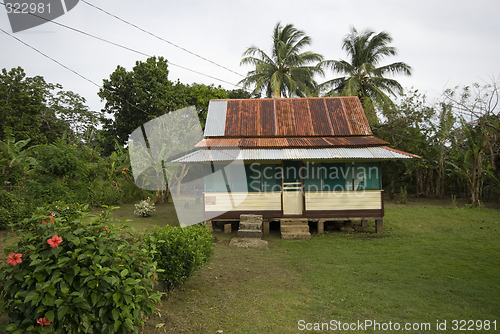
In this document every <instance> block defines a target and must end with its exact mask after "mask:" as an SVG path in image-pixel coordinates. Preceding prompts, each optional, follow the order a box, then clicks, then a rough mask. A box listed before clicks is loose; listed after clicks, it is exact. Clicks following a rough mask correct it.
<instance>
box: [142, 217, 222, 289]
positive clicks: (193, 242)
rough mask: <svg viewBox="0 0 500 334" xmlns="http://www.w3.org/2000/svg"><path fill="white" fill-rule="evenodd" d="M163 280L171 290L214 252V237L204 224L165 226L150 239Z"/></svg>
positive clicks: (149, 242)
mask: <svg viewBox="0 0 500 334" xmlns="http://www.w3.org/2000/svg"><path fill="white" fill-rule="evenodd" d="M148 244H149V247H150V249H151V250H152V252H153V254H154V255H153V256H154V260H155V261H156V263H157V265H158V268H159V269H162V271H161V272H159V273H158V278H159V280H160V281H162V282H163V283H165V285H166V286H167V288H168V289H169V290H170V289H172V288H173V287H175V286H177V285H179V284H181V283H183V282H184V281H186V280H187V279H188V278H189V277H191V276H192V275H193V274H194V273H195V272H196V270H198V269H199V268H200V267H201V266H202V265H203V264H205V263H207V262H208V260H209V259H210V256H211V255H212V253H213V248H214V245H213V237H212V233H211V231H210V230H209V229H207V228H206V227H205V226H204V225H194V226H189V227H173V226H169V225H167V226H164V227H162V228H158V229H156V230H155V231H154V232H153V233H151V234H150V235H149V236H148Z"/></svg>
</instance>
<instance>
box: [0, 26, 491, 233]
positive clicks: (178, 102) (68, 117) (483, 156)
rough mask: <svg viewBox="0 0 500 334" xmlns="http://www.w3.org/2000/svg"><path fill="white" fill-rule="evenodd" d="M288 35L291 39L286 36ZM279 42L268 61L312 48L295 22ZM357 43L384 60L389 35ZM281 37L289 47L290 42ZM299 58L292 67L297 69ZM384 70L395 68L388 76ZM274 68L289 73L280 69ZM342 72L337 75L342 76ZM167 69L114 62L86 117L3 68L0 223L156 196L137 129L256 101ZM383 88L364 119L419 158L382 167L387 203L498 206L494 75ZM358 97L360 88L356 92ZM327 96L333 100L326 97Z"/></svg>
mask: <svg viewBox="0 0 500 334" xmlns="http://www.w3.org/2000/svg"><path fill="white" fill-rule="evenodd" d="M287 29H288V30H287ZM285 30H286V31H285ZM287 31H288V35H286V34H285V32H287ZM280 34H281V35H280ZM275 35H276V36H275V37H276V39H275V41H274V42H275V43H274V44H273V45H274V47H275V48H279V50H278V49H277V50H275V51H276V54H273V55H272V57H268V58H269V59H268V60H269V62H270V63H271V60H272V59H271V58H273V57H275V56H276V57H277V58H276V59H278V58H279V57H281V56H280V55H279V52H278V51H280V50H281V51H283V52H284V53H286V50H292V51H293V52H291V53H290V55H291V56H293V57H292V58H293V59H295V58H297V59H296V60H297V61H298V60H300V59H301V58H303V57H302V56H303V55H304V54H303V53H300V52H299V51H300V50H301V49H302V47H303V46H307V45H309V41H310V39H309V37H308V36H307V35H305V33H303V32H302V31H300V30H297V29H295V28H294V27H293V26H291V25H286V26H284V27H282V26H280V25H277V27H276V28H275ZM285 35H286V36H285ZM281 37H283V38H281ZM280 38H281V39H280ZM356 38H358V39H360V38H361V39H363V41H364V43H365V44H366V43H368V44H370V41H371V40H372V39H374V38H379V39H380V38H382V40H381V41H379V42H381V43H379V44H377V43H372V44H374V45H379V47H380V48H389V49H388V50H389V51H386V52H382V55H394V49H392V47H390V46H388V45H387V44H388V43H389V42H390V41H391V39H390V37H389V35H388V34H385V33H384V34H382V35H380V34H375V33H373V32H366V33H365V34H364V35H363V34H361V35H357V33H354V31H353V32H352V33H351V35H349V36H348V37H346V39H345V41H344V42H345V43H348V42H353V41H355V39H356ZM363 41H362V42H363ZM287 42H290V43H291V44H292V45H291V46H287V45H286V43H287ZM361 44H363V43H361ZM353 45H354V44H353ZM363 45H364V44H363ZM365 46H366V45H365ZM249 50H250V51H249ZM249 50H247V52H246V56H247V57H253V56H254V55H256V56H259V55H260V56H264V54H263V53H262V52H263V51H262V50H260V49H258V48H256V47H252V48H250V49H249ZM261 51H262V52H261ZM281 51H280V52H281ZM273 52H274V51H273ZM306 55H310V57H309V58H307V57H306V58H307V59H309V60H310V61H306V62H305V63H304V62H302V63H300V62H299V63H300V64H302V65H303V66H306V68H308V71H306V72H307V73H309V74H311V73H316V74H321V73H322V71H321V70H320V67H321V66H325V64H326V65H330V67H331V68H333V69H339V68H340V67H339V66H340V65H339V64H341V63H342V64H344V63H343V62H342V61H330V62H326V63H323V64H322V63H321V62H319V61H320V60H321V59H323V57H322V56H321V55H318V54H315V53H313V52H310V51H308V52H306ZM294 57H295V58H294ZM255 59H257V58H255ZM280 59H281V58H280ZM293 59H292V60H293ZM281 60H283V59H281ZM302 60H304V59H302ZM314 62H319V63H317V64H314ZM260 63H261V62H260V60H259V61H257V60H256V61H255V64H256V66H257V67H258V66H260V65H259V64H260ZM285 63H286V62H283V64H285ZM299 63H297V62H295V63H293V62H292V65H294V66H295V65H297V64H299ZM394 64H396V65H394ZM302 65H300V66H302ZM344 65H346V66H347V65H349V64H344ZM351 65H352V64H351ZM354 65H355V64H354ZM365 65H366V64H365ZM372 65H373V64H372ZM376 65H377V66H378V65H380V66H378V67H373V66H372V67H370V66H371V65H370V66H368V65H366V66H365V67H366V68H368V69H371V72H372V73H371V74H373V73H374V72H377V73H379V74H387V71H389V72H391V71H392V72H398V71H399V70H400V72H402V73H403V74H409V70H410V67H409V66H408V65H406V64H404V63H401V62H397V63H393V64H390V66H389V65H387V66H389V67H387V66H385V67H384V65H381V64H378V62H377V63H376ZM262 66H263V65H262ZM262 66H261V67H262ZM266 66H267V65H266ZM287 66H288V65H287ZM297 66H299V65H297ZM363 66H364V65H363ZM367 66H368V67H367ZM391 66H393V67H394V66H395V70H392V69H391ZM347 67H349V66H347ZM347 67H346V68H347ZM266 68H267V67H266ZM278 68H279V66H278ZM380 68H382V70H380ZM398 69H399V70H398ZM256 70H258V69H256ZM281 70H282V72H283V73H287V71H285V69H281ZM281 70H280V71H281ZM348 72H349V71H343V74H348ZM249 73H250V74H249V75H253V74H255V73H253V72H249ZM252 73H253V74H252ZM259 73H260V72H259ZM266 73H267V72H266ZM266 73H264V72H262V73H260V74H263V75H262V76H259V78H260V77H262V78H264V79H263V80H264V81H262V82H261V83H260V84H261V85H260V86H257V87H256V89H257V90H267V93H269V94H272V93H273V91H275V90H276V92H278V91H280V92H281V93H283V92H286V94H292V95H297V96H299V95H308V96H310V95H317V94H319V92H321V90H320V86H319V85H317V84H316V81H315V80H313V78H312V77H311V76H309V75H308V79H307V82H308V83H309V84H311V85H315V87H313V86H307V87H308V88H307V89H306V90H304V91H303V92H301V93H300V94H299V92H298V91H296V90H295V89H296V88H297V89H298V88H300V87H302V86H300V85H295V86H293V85H292V86H286V85H285V86H280V85H278V86H276V87H281V88H276V87H275V86H273V85H271V82H267V83H266V82H265V80H271V79H272V75H270V76H269V77H266V75H264V74H266ZM356 73H357V72H356ZM168 74H169V70H168V61H167V60H166V59H164V58H162V57H151V58H148V59H146V60H145V61H137V62H136V64H135V66H134V67H133V68H132V69H131V70H130V71H127V70H126V69H125V68H124V67H122V66H118V67H117V68H116V70H115V71H114V72H113V73H111V74H110V75H109V77H108V78H106V79H104V80H103V85H102V88H101V89H100V91H99V96H100V97H101V98H102V99H103V100H104V101H105V106H104V108H103V110H102V111H93V110H90V109H89V108H88V107H87V106H86V104H85V103H86V102H85V99H84V98H83V97H81V96H80V95H78V94H77V93H75V92H71V91H65V90H63V87H62V86H61V85H59V84H53V83H48V82H46V81H45V79H44V78H43V77H40V76H34V77H29V76H27V75H26V73H25V72H24V70H23V69H22V68H20V67H17V68H12V69H10V70H8V69H2V70H1V73H0V171H1V174H0V228H5V227H6V225H7V223H9V222H15V221H17V220H19V219H22V218H23V217H27V216H29V215H30V213H31V212H32V211H33V210H34V208H36V207H37V206H41V205H45V204H47V203H52V202H55V201H58V200H64V201H65V202H74V203H88V204H90V205H91V206H101V205H112V204H117V203H124V202H131V201H137V200H139V199H143V198H146V197H148V196H155V194H153V193H150V192H145V191H142V190H140V189H139V188H137V187H136V186H135V184H134V182H133V177H132V175H131V170H130V161H129V157H128V152H127V146H126V143H127V140H128V136H129V134H130V133H131V132H132V131H133V130H134V129H136V128H137V127H139V126H141V125H142V124H144V123H145V122H147V121H149V120H151V119H154V118H156V117H158V116H160V115H163V114H165V113H168V112H170V111H173V110H176V109H179V108H183V107H186V106H190V105H194V106H195V107H196V109H197V111H198V115H199V119H200V122H201V123H202V125H204V124H205V120H206V114H207V109H208V103H209V101H210V100H211V99H226V98H252V97H257V96H258V95H255V94H254V95H252V94H251V93H249V92H247V91H246V90H243V89H234V90H226V89H223V88H222V87H220V86H219V87H217V86H214V85H204V84H197V83H193V84H184V83H182V82H180V81H179V80H177V81H171V80H170V79H169V77H168ZM371 74H370V71H365V72H359V76H358V77H357V79H359V80H358V81H360V82H361V81H362V82H365V81H367V80H368V79H370V78H368V77H369V76H370V75H371ZM375 74H376V73H375ZM252 78H253V77H252ZM266 78H267V79H266ZM351 79H352V78H351ZM372 79H373V78H372ZM252 80H253V79H252ZM252 80H249V83H251V82H252ZM349 80H350V79H349V77H348V76H345V77H341V78H339V80H337V81H338V82H337V81H335V80H334V81H331V82H329V85H330V86H329V87H333V86H331V84H332V83H340V86H338V87H336V88H335V87H333V88H334V90H333V92H334V93H335V94H340V95H341V94H346V95H353V94H354V95H356V94H355V92H353V91H349V90H346V89H347V87H354V86H356V85H354V86H353V85H350V84H348V81H349ZM390 80H393V79H390ZM368 81H369V80H368ZM382 81H383V80H382ZM376 82H377V80H375V81H374V82H372V83H376ZM378 82H380V80H378ZM390 83H391V84H392V85H393V86H391V87H393V88H395V89H391V90H389V93H390V94H391V96H392V99H391V101H390V103H379V102H384V100H386V99H385V98H381V99H377V103H374V104H372V105H373V110H371V111H370V112H373V114H372V116H373V117H375V118H376V121H373V122H371V123H372V128H373V132H374V134H375V135H376V136H378V137H380V138H382V139H385V140H387V141H389V142H390V143H391V145H392V146H393V147H395V148H397V149H400V150H404V151H408V152H411V153H414V154H417V155H419V156H421V157H422V158H421V159H411V160H408V161H406V160H405V161H390V162H385V163H384V168H383V172H384V177H383V186H384V188H385V189H386V190H387V193H388V195H389V197H394V196H395V194H396V193H398V192H399V191H400V189H403V188H404V189H405V192H406V191H407V192H408V194H409V195H411V196H418V197H438V198H443V197H450V196H453V197H455V198H460V197H462V198H466V199H467V200H468V201H469V202H470V203H471V204H472V205H476V206H478V205H481V204H482V203H483V202H484V201H497V202H498V201H499V200H500V191H499V189H500V187H499V180H500V135H499V133H500V114H499V101H500V97H499V96H500V92H499V86H498V85H499V80H498V79H497V78H491V80H490V81H489V82H487V83H483V84H471V85H470V86H465V87H455V88H453V89H448V90H446V91H444V92H443V94H442V96H441V98H440V99H438V100H437V101H432V102H429V101H428V100H427V98H426V97H425V95H423V94H421V93H420V92H418V91H416V90H403V91H401V90H400V86H399V84H397V82H396V81H390ZM334 86H335V85H334ZM389 86H390V85H389ZM389 86H388V87H389ZM273 87H274V88H273ZM304 87H306V86H304ZM356 87H358V88H360V87H362V86H360V85H358V86H356ZM359 92H364V93H363V94H365V93H366V92H365V91H364V90H363V89H361V88H360V90H359V91H358V93H359ZM324 94H332V91H326V92H324ZM276 95H277V94H276ZM365 95H366V94H365ZM365 95H363V96H365ZM363 96H361V97H363ZM386 96H387V95H386ZM387 97H388V96H387ZM386 102H387V101H386Z"/></svg>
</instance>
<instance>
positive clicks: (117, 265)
mask: <svg viewBox="0 0 500 334" xmlns="http://www.w3.org/2000/svg"><path fill="white" fill-rule="evenodd" d="M61 209H62V212H50V211H49V212H48V213H45V214H44V215H43V216H42V217H41V218H40V216H34V218H33V219H39V220H38V224H37V225H34V226H31V227H32V228H31V230H26V231H24V232H23V236H22V237H21V239H20V241H19V242H18V243H17V245H11V246H9V247H7V248H6V255H7V254H9V253H10V254H9V255H8V259H7V264H5V262H4V264H3V266H2V268H0V296H1V297H2V299H3V304H4V308H5V310H6V311H7V312H8V315H9V317H10V324H9V325H7V327H6V329H7V331H9V332H13V333H16V334H18V333H40V332H44V333H45V332H50V333H137V332H138V326H139V325H141V324H142V323H143V322H142V316H143V315H145V314H150V313H151V312H152V311H153V310H154V309H156V304H157V303H158V302H159V300H160V293H159V292H155V291H154V285H155V280H156V270H155V269H156V268H155V263H154V262H153V259H152V258H151V256H150V253H149V252H148V251H147V250H146V249H144V248H139V247H138V246H139V241H140V240H137V238H136V237H134V235H132V234H130V233H126V232H123V230H121V229H118V228H116V227H112V226H108V225H107V223H108V221H109V210H108V211H105V212H103V213H102V214H101V216H99V217H91V216H89V215H80V213H79V212H77V211H78V210H76V209H75V210H74V212H72V209H71V207H70V209H66V207H64V208H61ZM75 215H76V216H78V217H76V218H75ZM44 217H46V219H44ZM40 219H44V220H40ZM44 222H45V223H44Z"/></svg>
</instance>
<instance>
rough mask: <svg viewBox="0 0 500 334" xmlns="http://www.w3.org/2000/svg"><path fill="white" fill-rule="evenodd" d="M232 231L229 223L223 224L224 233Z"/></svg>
mask: <svg viewBox="0 0 500 334" xmlns="http://www.w3.org/2000/svg"><path fill="white" fill-rule="evenodd" d="M231 232H232V229H231V224H224V233H227V234H229V233H231Z"/></svg>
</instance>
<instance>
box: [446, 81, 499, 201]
mask: <svg viewBox="0 0 500 334" xmlns="http://www.w3.org/2000/svg"><path fill="white" fill-rule="evenodd" d="M444 97H445V99H446V101H447V103H449V104H450V106H451V107H452V108H453V111H454V113H455V114H457V115H458V119H459V120H460V125H461V126H460V128H459V129H457V130H456V131H455V138H454V145H453V158H454V159H453V161H451V162H450V165H451V166H452V167H453V171H454V172H455V174H456V176H457V177H458V178H460V179H461V180H462V183H463V184H466V186H467V189H466V191H467V196H468V198H469V201H470V203H471V204H472V205H476V206H480V205H481V204H482V201H483V197H484V189H485V188H486V187H488V188H489V189H491V190H494V191H495V192H496V195H497V196H498V195H499V194H500V192H499V191H498V185H499V177H498V167H499V163H500V161H498V152H499V151H500V117H499V115H500V113H499V112H500V108H499V102H500V90H499V87H498V80H497V81H495V80H492V82H491V83H489V84H485V85H479V84H473V85H472V86H466V87H463V88H462V89H460V88H458V87H455V89H447V90H446V91H445V93H444ZM495 172H496V174H495ZM464 181H465V182H464Z"/></svg>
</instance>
